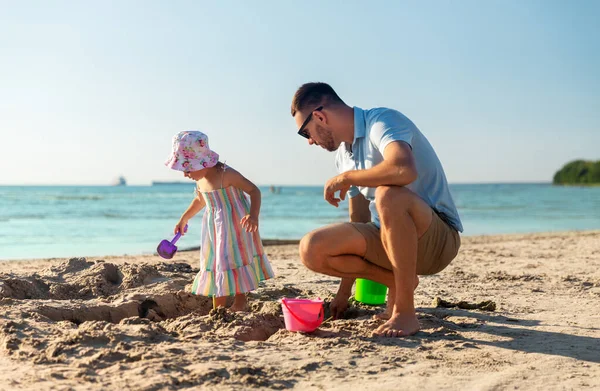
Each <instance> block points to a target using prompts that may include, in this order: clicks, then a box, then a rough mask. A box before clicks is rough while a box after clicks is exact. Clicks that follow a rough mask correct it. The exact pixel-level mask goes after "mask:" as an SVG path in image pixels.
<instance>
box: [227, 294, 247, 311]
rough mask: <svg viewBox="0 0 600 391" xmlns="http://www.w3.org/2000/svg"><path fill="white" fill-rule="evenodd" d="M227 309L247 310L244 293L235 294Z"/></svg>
mask: <svg viewBox="0 0 600 391" xmlns="http://www.w3.org/2000/svg"><path fill="white" fill-rule="evenodd" d="M229 309H230V310H231V311H234V312H240V311H248V299H247V298H246V295H245V294H244V293H241V294H239V295H235V297H234V298H233V304H232V305H231V307H229Z"/></svg>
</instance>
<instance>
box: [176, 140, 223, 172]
mask: <svg viewBox="0 0 600 391" xmlns="http://www.w3.org/2000/svg"><path fill="white" fill-rule="evenodd" d="M218 162H219V154H218V153H216V152H214V151H211V150H210V148H209V147H208V136H207V135H205V134H204V133H202V132H199V131H197V130H186V131H183V132H179V133H177V134H176V135H175V136H173V151H172V152H171V156H169V159H167V161H166V162H165V165H166V166H167V167H169V168H172V169H173V170H177V171H186V172H191V171H198V170H202V169H203V168H206V167H214V166H215V165H216V164H217V163H218Z"/></svg>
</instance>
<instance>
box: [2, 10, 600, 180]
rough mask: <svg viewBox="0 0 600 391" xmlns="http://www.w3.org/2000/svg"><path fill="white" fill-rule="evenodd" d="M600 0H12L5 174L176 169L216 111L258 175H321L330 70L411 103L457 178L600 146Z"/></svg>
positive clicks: (372, 92) (353, 94)
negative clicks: (186, 137)
mask: <svg viewBox="0 0 600 391" xmlns="http://www.w3.org/2000/svg"><path fill="white" fill-rule="evenodd" d="M599 17H600V2H598V1H585V0H578V1H576V2H567V1H561V2H559V1H485V2H481V1H455V2H450V1H423V2H416V1H415V2H401V1H371V2H368V3H367V2H365V1H362V2H359V1H321V2H320V1H303V2H291V1H254V2H247V1H222V2H214V1H213V2H203V1H94V2H93V1H52V2H46V1H18V2H17V1H1V0H0V58H1V61H0V164H1V165H2V170H1V171H0V184H107V183H109V182H110V181H112V180H113V179H114V178H115V177H116V176H118V175H120V174H123V175H124V176H125V177H126V178H127V179H128V181H129V182H130V183H132V184H148V183H149V182H150V181H151V180H176V179H180V175H179V174H178V173H175V172H171V171H170V170H168V169H167V168H166V167H164V166H163V165H162V163H163V161H164V160H165V158H166V157H167V155H168V152H169V149H170V140H171V137H172V135H173V134H175V133H176V132H178V131H180V130H187V129H200V130H203V131H205V132H206V133H207V134H208V135H209V137H210V144H211V147H212V148H213V149H215V150H216V151H217V152H219V153H220V154H221V157H222V158H223V159H225V160H227V163H229V164H231V165H232V166H234V167H236V168H238V169H239V170H240V171H241V172H242V173H243V174H244V175H246V176H247V177H248V178H250V179H251V180H253V181H254V182H255V183H257V184H322V183H323V182H324V181H325V180H326V179H327V178H328V177H329V176H331V175H334V174H335V169H334V164H333V158H334V156H333V154H331V153H328V152H326V151H324V150H321V149H320V148H318V147H309V146H308V145H307V144H306V143H305V142H303V141H302V139H301V138H300V137H298V136H297V135H296V134H295V125H294V121H293V119H292V117H291V116H290V114H289V105H290V100H291V97H292V95H293V93H294V91H295V89H296V88H297V87H298V86H299V85H300V84H302V83H303V82H306V81H326V82H328V83H330V84H331V85H332V86H333V87H334V88H335V89H336V90H337V91H338V93H339V94H340V96H341V97H342V98H343V99H344V100H345V101H346V102H347V103H348V104H350V105H357V106H360V107H364V108H369V107H376V106H387V107H392V108H395V109H398V110H400V111H402V112H403V113H404V114H406V115H407V116H408V117H409V118H411V119H412V120H413V121H414V122H415V123H416V124H417V126H418V127H419V128H420V129H421V131H422V132H423V133H424V134H425V135H426V136H427V137H428V138H429V140H430V142H431V143H432V144H433V146H434V148H435V149H436V151H437V152H438V154H439V156H440V158H441V160H442V163H443V165H444V167H445V169H446V174H447V176H448V178H449V180H450V182H454V183H465V182H513V181H520V182H522V181H549V180H551V177H552V175H553V173H554V171H555V170H557V169H558V168H560V167H561V166H562V164H563V163H565V162H567V161H569V160H571V159H574V158H586V159H594V160H596V159H600V151H599V146H600V72H598V69H600V25H599V24H598V23H597V20H598V18H599Z"/></svg>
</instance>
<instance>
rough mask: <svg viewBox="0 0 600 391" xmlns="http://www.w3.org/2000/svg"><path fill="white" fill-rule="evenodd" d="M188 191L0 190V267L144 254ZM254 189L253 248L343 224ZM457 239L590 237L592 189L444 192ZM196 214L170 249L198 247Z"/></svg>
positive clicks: (316, 198)
mask: <svg viewBox="0 0 600 391" xmlns="http://www.w3.org/2000/svg"><path fill="white" fill-rule="evenodd" d="M193 189H194V187H193V184H176V185H158V186H123V187H107V186H94V187H85V186H0V259H26V258H51V257H75V256H96V255H113V254H114V255H120V254H143V253H153V252H154V251H155V249H156V246H157V244H158V243H159V242H160V241H161V240H162V239H171V238H172V236H173V235H172V230H173V226H174V225H175V223H176V222H177V220H178V218H179V216H180V215H181V214H182V213H183V211H184V210H185V209H186V207H187V206H188V205H189V203H190V201H191V199H192V197H193ZM280 189H281V190H280V192H279V193H271V192H270V191H269V188H268V187H263V188H261V190H262V208H261V215H260V232H261V236H262V238H263V239H299V238H300V237H302V235H304V234H305V233H306V232H308V231H310V230H312V229H315V228H317V227H320V226H323V225H325V224H329V223H334V222H340V221H346V220H347V216H348V204H347V202H344V203H343V204H342V205H340V207H339V208H334V207H332V206H330V205H329V204H328V203H327V202H325V201H324V200H323V189H322V187H282V188H280ZM451 192H452V194H453V196H454V199H455V202H456V204H457V206H458V209H459V213H460V215H461V218H462V221H463V225H464V227H465V232H464V234H465V235H480V234H498V233H522V232H545V231H566V230H587V229H600V187H589V188H587V187H555V186H552V185H550V184H474V185H458V184H457V185H451ZM200 216H201V213H200V214H198V215H197V216H196V217H195V218H194V219H192V220H191V221H190V227H189V233H188V235H186V236H185V237H183V238H182V239H181V240H180V241H179V242H178V244H177V245H178V246H179V248H186V247H194V246H198V245H199V238H200V225H201V217H200Z"/></svg>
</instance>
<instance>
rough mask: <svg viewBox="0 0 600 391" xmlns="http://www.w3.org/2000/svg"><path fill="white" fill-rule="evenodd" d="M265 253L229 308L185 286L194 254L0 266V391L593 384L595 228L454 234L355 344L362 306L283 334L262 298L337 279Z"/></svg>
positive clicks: (599, 363) (310, 289)
mask: <svg viewBox="0 0 600 391" xmlns="http://www.w3.org/2000/svg"><path fill="white" fill-rule="evenodd" d="M266 251H267V252H268V255H269V258H270V260H271V262H272V264H273V267H274V269H275V270H276V273H277V277H276V278H275V279H273V280H270V281H267V282H265V283H264V284H263V286H262V287H261V288H259V289H258V290H257V291H255V292H253V293H251V294H250V295H249V298H250V305H251V312H249V313H236V314H233V313H230V312H228V311H225V310H217V311H211V308H212V303H211V300H210V299H208V298H203V297H198V296H192V295H191V294H190V293H189V291H190V286H191V282H192V279H193V277H194V274H195V272H196V270H197V268H198V258H199V255H198V252H197V251H189V252H180V253H178V254H177V255H176V257H175V258H174V259H173V260H171V261H165V260H163V259H161V258H159V257H157V256H123V257H91V258H88V259H82V258H73V259H70V260H68V259H50V260H32V261H9V262H0V298H1V299H0V305H1V309H2V311H1V313H0V389H3V390H14V389H35V390H46V389H53V390H92V389H98V390H100V389H103V390H117V389H121V390H129V389H132V390H174V389H183V388H185V389H202V390H210V389H235V390H239V389H249V388H267V389H285V388H296V389H302V390H321V389H326V390H349V389H352V390H355V389H361V388H362V389H368V390H378V389H380V390H391V389H404V390H417V389H419V390H444V389H455V390H464V389H471V390H504V389H523V390H568V389H585V388H588V389H600V231H594V232H569V233H556V234H529V235H505V236H486V237H466V238H463V247H462V249H461V251H460V253H459V256H458V258H457V259H456V260H455V261H454V262H453V263H452V264H451V265H450V266H449V267H448V268H447V269H446V270H444V271H443V272H442V273H440V274H439V275H435V276H426V277H422V278H421V284H420V286H419V288H418V289H417V292H416V304H417V306H418V308H417V314H418V316H419V319H420V322H421V326H422V331H420V332H419V333H417V334H416V335H415V336H412V337H409V338H401V339H387V338H373V337H371V331H372V330H373V329H374V328H375V327H376V326H377V325H378V324H380V323H379V322H378V321H375V320H372V319H371V316H372V315H373V314H375V313H376V312H378V311H380V310H381V308H378V307H369V306H362V305H353V306H352V307H351V308H350V310H349V311H348V312H347V318H348V319H343V320H337V321H331V320H329V321H326V322H325V323H324V324H323V325H322V326H321V327H320V328H319V330H317V331H316V332H315V333H313V334H309V335H307V334H300V333H292V332H288V331H286V330H285V328H284V323H283V319H282V316H281V307H280V304H279V302H278V299H279V298H281V297H284V296H286V297H296V296H302V297H317V296H320V297H321V298H324V299H325V300H326V302H327V303H328V302H329V301H330V300H331V298H332V297H333V295H332V293H333V292H335V289H336V287H337V280H336V279H334V278H329V277H326V276H321V275H317V274H314V273H312V272H310V271H308V270H307V269H306V268H305V267H304V266H303V265H302V264H301V263H300V261H299V258H298V251H297V246H295V245H273V246H267V247H266ZM437 298H439V299H442V300H445V301H448V302H455V303H457V302H459V301H465V302H466V303H467V304H469V303H471V304H475V303H479V302H482V301H492V302H493V303H495V307H496V309H495V310H494V311H489V310H487V311H486V310H476V309H475V310H471V309H461V308H442V307H439V308H438V307H436V305H435V304H436V303H438V304H439V303H440V300H438V299H437ZM326 308H327V306H326ZM488 309H490V308H488ZM326 316H328V313H327V311H326Z"/></svg>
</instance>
